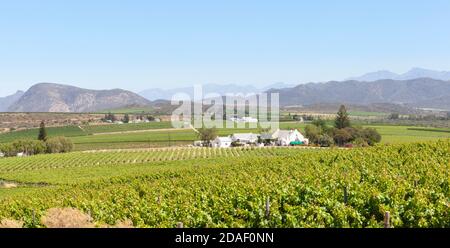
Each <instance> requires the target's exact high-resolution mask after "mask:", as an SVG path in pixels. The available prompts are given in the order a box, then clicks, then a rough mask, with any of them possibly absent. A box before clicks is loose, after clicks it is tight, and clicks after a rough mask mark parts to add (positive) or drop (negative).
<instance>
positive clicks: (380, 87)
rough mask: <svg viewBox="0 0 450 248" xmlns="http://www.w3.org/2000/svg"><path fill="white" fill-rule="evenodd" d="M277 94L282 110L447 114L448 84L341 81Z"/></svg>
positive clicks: (423, 80) (416, 81) (449, 92)
mask: <svg viewBox="0 0 450 248" xmlns="http://www.w3.org/2000/svg"><path fill="white" fill-rule="evenodd" d="M270 92H278V93H280V104H281V105H282V106H295V105H312V104H319V103H348V104H358V105H369V104H373V103H393V104H406V105H408V106H413V107H420V108H440V109H449V110H450V101H449V100H447V99H450V81H440V80H435V79H429V78H420V79H413V80H406V81H395V80H379V81H375V82H359V81H343V82H334V81H333V82H328V83H318V84H314V83H310V84H302V85H298V86H296V87H294V88H285V89H279V90H271V91H270Z"/></svg>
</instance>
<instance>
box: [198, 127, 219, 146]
mask: <svg viewBox="0 0 450 248" xmlns="http://www.w3.org/2000/svg"><path fill="white" fill-rule="evenodd" d="M198 137H199V138H200V140H201V141H203V144H204V145H205V146H208V147H209V146H211V141H213V140H215V139H216V138H217V129H216V128H215V127H214V128H200V129H198Z"/></svg>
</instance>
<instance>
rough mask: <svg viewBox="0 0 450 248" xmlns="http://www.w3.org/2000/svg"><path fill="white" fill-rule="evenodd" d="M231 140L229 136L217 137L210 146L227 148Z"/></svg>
mask: <svg viewBox="0 0 450 248" xmlns="http://www.w3.org/2000/svg"><path fill="white" fill-rule="evenodd" d="M231 142H232V140H231V138H230V137H217V138H216V139H215V140H213V141H212V143H211V144H212V147H218V148H228V147H231Z"/></svg>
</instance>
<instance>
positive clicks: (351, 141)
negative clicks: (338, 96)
mask: <svg viewBox="0 0 450 248" xmlns="http://www.w3.org/2000/svg"><path fill="white" fill-rule="evenodd" d="M305 136H306V137H307V138H308V139H309V142H310V143H311V144H316V145H320V146H324V147H328V146H333V145H338V146H347V145H356V146H373V145H375V144H376V143H379V142H380V141H381V135H380V134H379V133H378V131H377V130H375V129H373V128H362V127H352V125H351V121H350V118H349V116H348V113H347V109H346V108H345V106H344V105H342V106H341V107H340V109H339V112H338V113H337V117H336V119H335V121H334V127H330V126H328V125H327V124H326V122H325V121H324V120H321V119H319V120H315V121H313V123H312V125H308V126H306V128H305Z"/></svg>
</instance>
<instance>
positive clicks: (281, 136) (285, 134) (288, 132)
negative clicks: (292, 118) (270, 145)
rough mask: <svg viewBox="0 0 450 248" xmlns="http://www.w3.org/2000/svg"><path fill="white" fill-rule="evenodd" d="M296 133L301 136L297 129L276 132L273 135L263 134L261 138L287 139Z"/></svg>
mask: <svg viewBox="0 0 450 248" xmlns="http://www.w3.org/2000/svg"><path fill="white" fill-rule="evenodd" d="M295 132H298V133H299V134H301V133H300V132H299V131H298V130H297V129H294V130H280V129H278V130H276V131H274V132H272V133H265V134H262V135H261V137H262V138H263V139H287V138H289V136H290V135H291V134H293V133H295Z"/></svg>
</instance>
